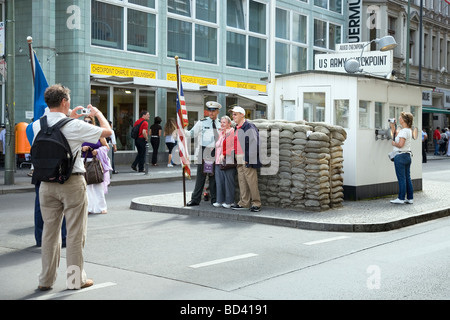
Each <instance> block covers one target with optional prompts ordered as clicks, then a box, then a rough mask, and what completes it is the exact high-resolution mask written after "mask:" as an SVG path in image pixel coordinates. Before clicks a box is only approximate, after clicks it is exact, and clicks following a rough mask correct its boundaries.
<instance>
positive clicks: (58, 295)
mask: <svg viewBox="0 0 450 320" xmlns="http://www.w3.org/2000/svg"><path fill="white" fill-rule="evenodd" d="M115 285H117V283H114V282H105V283H100V284H94V285H93V286H91V287H88V288H85V289H80V290H65V291H61V292H56V293H50V294H45V295H43V296H39V297H35V298H31V299H28V300H50V299H57V298H61V297H65V296H71V295H74V294H77V293H82V292H87V291H91V290H96V289H102V288H106V287H111V286H115Z"/></svg>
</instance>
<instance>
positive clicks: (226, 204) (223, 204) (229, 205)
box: [222, 203, 231, 209]
mask: <svg viewBox="0 0 450 320" xmlns="http://www.w3.org/2000/svg"><path fill="white" fill-rule="evenodd" d="M222 207H224V208H227V209H230V208H231V204H228V203H222Z"/></svg>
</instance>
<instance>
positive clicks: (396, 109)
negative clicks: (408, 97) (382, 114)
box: [389, 106, 404, 125]
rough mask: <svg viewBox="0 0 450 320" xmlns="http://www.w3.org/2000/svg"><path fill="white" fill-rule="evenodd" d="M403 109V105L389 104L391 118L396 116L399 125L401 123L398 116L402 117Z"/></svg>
mask: <svg viewBox="0 0 450 320" xmlns="http://www.w3.org/2000/svg"><path fill="white" fill-rule="evenodd" d="M403 111H404V110H403V107H400V106H389V118H390V119H392V118H395V121H397V125H399V122H398V118H399V117H400V113H402V112H403Z"/></svg>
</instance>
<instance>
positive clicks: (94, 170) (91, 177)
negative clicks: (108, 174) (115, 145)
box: [84, 152, 104, 184]
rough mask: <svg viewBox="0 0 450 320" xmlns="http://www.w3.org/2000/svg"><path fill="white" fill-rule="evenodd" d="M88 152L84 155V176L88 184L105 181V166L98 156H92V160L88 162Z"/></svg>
mask: <svg viewBox="0 0 450 320" xmlns="http://www.w3.org/2000/svg"><path fill="white" fill-rule="evenodd" d="M86 159H87V152H86V156H85V157H84V169H85V170H86V172H85V174H84V178H85V179H86V184H98V183H102V182H103V179H104V177H103V166H102V163H101V162H100V160H98V159H97V157H96V156H92V161H89V162H87V161H86Z"/></svg>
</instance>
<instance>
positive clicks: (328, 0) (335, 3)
mask: <svg viewBox="0 0 450 320" xmlns="http://www.w3.org/2000/svg"><path fill="white" fill-rule="evenodd" d="M342 3H343V1H342V0H314V5H315V6H317V7H320V8H324V9H328V10H330V11H333V12H337V13H342Z"/></svg>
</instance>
